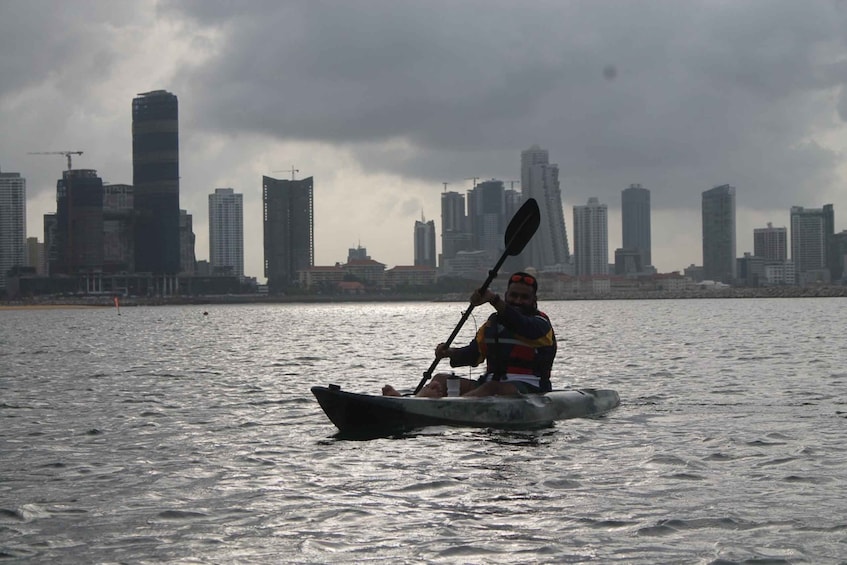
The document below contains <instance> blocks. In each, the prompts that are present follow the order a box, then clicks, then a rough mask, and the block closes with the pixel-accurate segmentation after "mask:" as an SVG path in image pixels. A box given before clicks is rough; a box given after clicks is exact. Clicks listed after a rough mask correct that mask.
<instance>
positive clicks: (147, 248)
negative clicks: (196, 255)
mask: <svg viewBox="0 0 847 565" xmlns="http://www.w3.org/2000/svg"><path fill="white" fill-rule="evenodd" d="M132 184H133V190H134V195H133V206H134V210H135V230H134V233H135V270H136V271H137V272H142V273H153V274H154V275H176V274H177V273H179V271H180V264H179V263H180V257H179V254H180V244H179V104H178V102H177V97H176V96H175V95H174V94H171V93H170V92H167V91H165V90H154V91H152V92H146V93H144V94H139V95H138V97H137V98H134V99H133V101H132Z"/></svg>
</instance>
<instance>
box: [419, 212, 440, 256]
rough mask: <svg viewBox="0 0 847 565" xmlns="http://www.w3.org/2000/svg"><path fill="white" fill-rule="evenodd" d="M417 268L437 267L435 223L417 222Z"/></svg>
mask: <svg viewBox="0 0 847 565" xmlns="http://www.w3.org/2000/svg"><path fill="white" fill-rule="evenodd" d="M415 266H423V267H435V221H433V220H430V221H428V222H427V221H426V220H425V219H424V217H423V215H421V219H420V220H416V221H415Z"/></svg>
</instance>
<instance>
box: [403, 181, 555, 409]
mask: <svg viewBox="0 0 847 565" xmlns="http://www.w3.org/2000/svg"><path fill="white" fill-rule="evenodd" d="M540 223H541V212H539V211H538V203H537V202H536V201H535V199H534V198H530V199H529V200H527V201H526V202H524V203H523V205H522V206H521V207H520V208H519V209H518V211H517V212H515V215H514V216H513V217H512V221H511V222H509V225H508V226H507V227H506V235H505V237H504V238H503V239H504V240H505V243H506V249H505V250H504V251H503V255H501V256H500V260H499V261H497V264H496V265H494V268H493V269H491V270H490V271H488V278H487V279H485V282H484V283H482V286H481V287H479V292H480V294H482V293H483V292H485V291H486V289H488V285H490V284H491V281H493V280H494V278H495V277H496V276H497V271H499V270H500V267H501V266H502V265H503V262H504V261H505V260H506V257H508V256H509V255H517V254H518V253H520V252H521V251H523V248H524V247H526V244H527V243H529V240H530V239H532V236H533V235H535V231H536V230H537V229H538V225H539V224H540ZM473 309H474V305H473V304H470V305H469V306H468V309H467V310H465V313H464V314H463V315H462V319H461V320H459V324H458V325H457V326H456V328H455V329H454V330H453V333H451V334H450V337H449V338H447V341H445V342H444V344H445V345H446V346H447V347H449V346H450V344H451V343H453V340H454V339H455V338H456V336H457V335H458V334H459V330H460V329H462V326H463V325H464V324H465V322H466V321H467V319H468V317H469V316H470V315H471V311H472V310H473ZM439 361H441V359H438V358H436V359H435V360H434V361H433V362H432V365H430V366H429V369H427V370H426V371H424V374H423V378H422V379H421V382H419V383H418V387H417V388H416V389H415V394H417V393H419V392H420V391H421V389H422V388H423V387H424V385H425V384H426V381H428V380H429V379H431V378H432V372H433V371H434V370H435V367H437V366H438V362H439Z"/></svg>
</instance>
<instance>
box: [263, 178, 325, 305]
mask: <svg viewBox="0 0 847 565" xmlns="http://www.w3.org/2000/svg"><path fill="white" fill-rule="evenodd" d="M313 193H314V186H313V179H312V177H308V178H305V179H301V180H280V179H275V178H271V177H267V176H263V177H262V204H263V211H264V214H263V216H264V248H265V277H267V279H268V291H269V292H271V293H280V292H284V291H285V289H286V288H287V287H289V286H291V285H294V284H297V282H298V281H299V275H298V273H297V272H298V271H300V270H302V269H307V268H309V267H312V266H314V264H315V225H314V196H313Z"/></svg>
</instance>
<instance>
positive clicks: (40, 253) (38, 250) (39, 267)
mask: <svg viewBox="0 0 847 565" xmlns="http://www.w3.org/2000/svg"><path fill="white" fill-rule="evenodd" d="M26 263H27V266H28V267H32V268H33V269H35V274H36V275H43V274H44V273H46V272H47V269H46V267H45V266H44V244H43V243H41V242H39V241H38V238H37V237H28V238H26Z"/></svg>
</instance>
